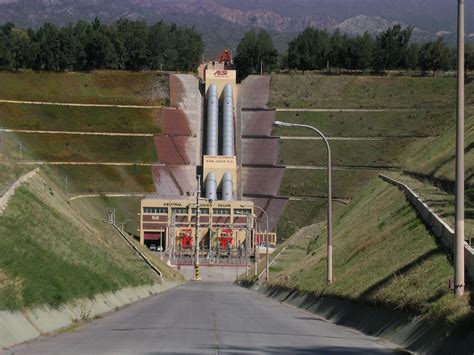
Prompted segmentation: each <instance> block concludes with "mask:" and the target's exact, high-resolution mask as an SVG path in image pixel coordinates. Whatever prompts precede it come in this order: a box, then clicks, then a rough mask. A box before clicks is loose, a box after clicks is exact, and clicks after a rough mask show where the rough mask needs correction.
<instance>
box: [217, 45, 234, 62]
mask: <svg viewBox="0 0 474 355" xmlns="http://www.w3.org/2000/svg"><path fill="white" fill-rule="evenodd" d="M219 63H223V64H230V63H232V56H231V55H230V53H229V51H228V50H227V49H224V52H222V54H221V56H220V59H219Z"/></svg>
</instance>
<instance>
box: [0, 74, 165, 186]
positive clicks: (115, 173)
mask: <svg viewBox="0 0 474 355" xmlns="http://www.w3.org/2000/svg"><path fill="white" fill-rule="evenodd" d="M0 80H2V82H7V83H8V84H9V85H8V90H6V89H5V88H6V87H4V89H5V90H2V89H0V98H1V99H11V100H27V101H35V100H38V101H48V102H67V103H87V104H90V103H95V104H126V105H129V104H131V105H150V104H152V105H161V104H166V103H167V102H168V96H167V95H168V94H167V92H168V89H167V81H166V80H167V78H166V77H165V76H161V75H160V74H157V73H154V72H149V73H125V72H114V71H98V72H96V73H94V74H83V73H67V74H57V73H32V72H20V73H9V72H0ZM0 127H4V128H8V129H26V130H52V131H73V132H76V131H77V132H83V131H91V132H117V133H158V132H160V131H161V110H160V109H152V108H150V109H130V108H114V107H107V108H101V107H70V106H49V105H47V106H46V105H41V106H37V105H24V104H0ZM4 140H5V142H4V149H3V150H2V151H1V152H0V161H1V163H2V167H5V170H8V171H9V172H8V173H5V174H2V175H3V176H2V179H1V181H2V182H1V184H2V185H5V186H7V185H8V184H9V183H11V182H12V181H13V180H14V177H16V176H18V174H14V173H13V172H14V171H15V170H24V169H23V168H20V167H21V166H22V165H21V164H19V163H20V141H21V147H22V149H21V150H22V152H21V159H22V160H29V159H32V160H41V161H65V162H69V161H79V162H129V163H152V162H156V161H157V160H158V159H159V157H157V156H156V150H155V147H154V144H153V140H152V138H151V137H108V136H85V135H65V134H64V135H61V134H54V135H53V134H34V133H28V134H27V133H4ZM44 170H45V171H47V172H48V174H49V175H50V177H51V178H52V179H54V180H55V181H56V182H57V183H58V185H60V186H64V185H65V182H64V179H65V176H66V175H67V177H68V188H69V191H70V192H71V193H73V194H75V193H101V192H137V193H145V192H152V191H154V186H153V181H152V176H151V171H150V168H149V167H142V166H99V165H95V166H81V165H78V166H74V165H62V166H51V167H48V168H45V169H44Z"/></svg>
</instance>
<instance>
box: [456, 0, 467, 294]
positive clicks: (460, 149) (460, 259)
mask: <svg viewBox="0 0 474 355" xmlns="http://www.w3.org/2000/svg"><path fill="white" fill-rule="evenodd" d="M457 79H458V89H457V94H458V97H457V115H456V226H455V236H456V241H455V260H454V264H455V272H454V288H455V292H456V295H457V296H459V297H461V296H463V295H464V276H465V275H464V0H458V78H457Z"/></svg>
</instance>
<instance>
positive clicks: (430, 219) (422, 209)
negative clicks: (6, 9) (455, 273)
mask: <svg viewBox="0 0 474 355" xmlns="http://www.w3.org/2000/svg"><path fill="white" fill-rule="evenodd" d="M379 176H380V178H381V179H382V180H384V181H386V182H388V183H390V184H392V185H395V186H397V187H398V188H399V189H400V190H402V191H403V192H404V193H405V196H406V197H407V199H408V201H410V203H411V204H412V205H413V207H415V209H416V211H417V212H418V214H419V216H420V218H421V219H422V220H423V222H424V223H425V224H426V225H427V226H428V228H429V229H430V230H431V231H432V232H433V234H434V235H436V236H437V237H438V238H439V239H440V241H441V243H442V244H443V245H444V246H445V247H447V248H448V249H450V250H453V249H454V230H453V229H452V228H451V227H450V226H449V225H448V224H447V223H446V222H444V221H443V220H442V219H441V218H440V217H439V216H438V215H437V214H436V213H435V212H433V211H432V210H431V209H430V208H429V206H428V205H427V204H426V203H424V202H423V201H422V200H421V199H420V197H419V196H418V195H417V194H416V193H415V192H414V191H413V190H412V189H410V188H409V187H408V186H407V185H405V184H404V183H402V182H400V181H398V180H395V179H392V178H391V177H389V176H386V175H383V174H380V175H379ZM464 258H465V265H466V271H467V274H468V275H469V277H470V278H471V280H473V281H474V249H473V248H471V247H470V246H469V244H467V243H466V242H465V243H464Z"/></svg>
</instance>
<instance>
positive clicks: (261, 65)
mask: <svg viewBox="0 0 474 355" xmlns="http://www.w3.org/2000/svg"><path fill="white" fill-rule="evenodd" d="M260 75H263V59H262V60H260Z"/></svg>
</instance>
